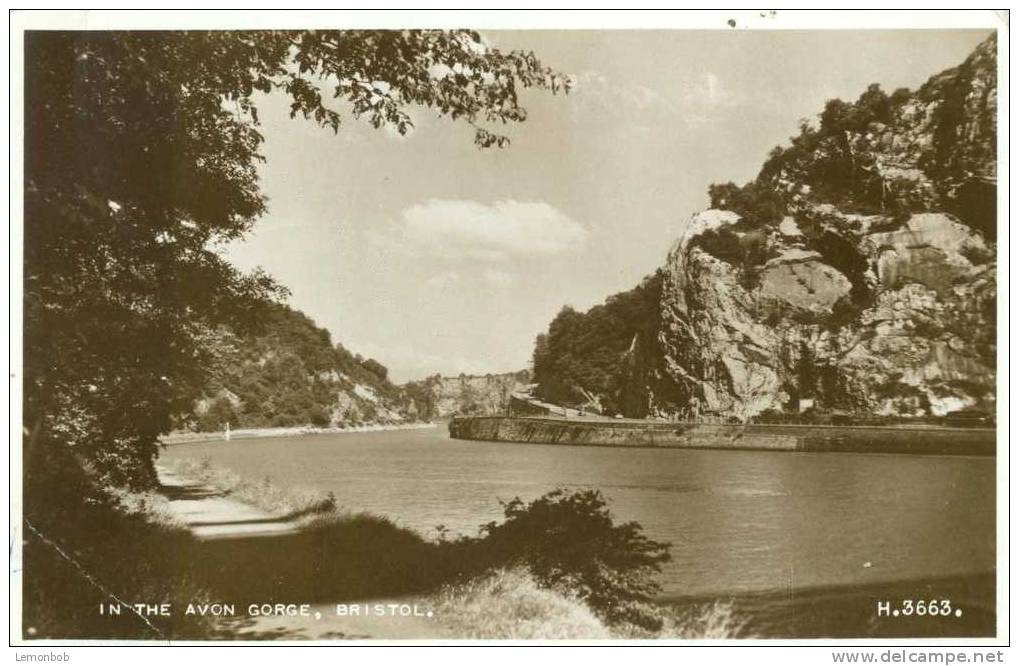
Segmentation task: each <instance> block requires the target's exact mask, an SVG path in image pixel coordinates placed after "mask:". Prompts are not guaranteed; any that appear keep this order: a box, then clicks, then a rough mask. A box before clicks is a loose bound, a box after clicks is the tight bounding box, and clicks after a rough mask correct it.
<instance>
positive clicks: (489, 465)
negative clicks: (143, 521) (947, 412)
mask: <svg viewBox="0 0 1019 666" xmlns="http://www.w3.org/2000/svg"><path fill="white" fill-rule="evenodd" d="M163 457H164V458H165V459H170V460H173V459H175V458H182V457H187V458H199V459H200V458H204V457H208V458H210V459H211V461H212V462H213V463H214V464H216V465H217V466H223V467H228V468H230V469H232V470H234V471H236V472H238V473H239V474H241V475H243V476H246V477H250V478H255V479H261V478H264V477H268V478H270V479H271V480H272V481H273V482H274V483H276V484H277V485H281V486H286V487H292V488H304V489H317V490H328V491H332V492H333V493H335V495H336V497H337V499H338V501H339V503H340V505H341V506H344V507H348V508H351V509H354V510H367V511H370V512H373V513H378V514H385V515H387V516H389V517H391V518H392V519H394V520H395V521H396V522H397V523H398V524H400V525H404V526H407V527H411V528H414V529H416V530H418V531H420V532H422V533H424V534H426V535H428V536H434V535H435V534H436V532H435V528H436V526H438V525H444V526H445V527H446V529H448V530H450V531H452V532H459V533H466V534H476V533H477V528H478V526H479V525H480V524H482V523H485V522H488V521H491V520H498V519H500V518H501V516H502V510H501V506H500V504H499V500H509V499H511V498H513V497H515V496H519V497H521V498H523V499H525V500H528V499H533V498H536V497H538V496H539V495H541V494H543V493H545V492H547V491H549V490H552V489H553V488H556V487H569V488H574V489H581V488H597V489H599V490H601V491H602V492H603V493H604V495H605V496H606V497H607V498H608V500H609V502H610V508H611V510H612V512H613V514H614V516H615V517H616V518H617V519H618V520H636V521H638V522H639V523H641V525H643V526H644V529H645V532H646V533H647V534H648V535H649V536H650V537H652V538H655V539H658V540H665V541H669V542H671V543H672V544H673V545H672V558H673V559H672V561H671V562H670V563H668V564H667V565H665V567H664V570H663V572H662V575H661V578H660V580H661V583H662V586H663V596H664V597H666V598H678V597H705V598H725V597H732V598H740V599H751V600H753V599H759V598H773V599H784V598H785V597H790V598H792V597H793V596H796V595H794V594H793V592H795V591H803V590H831V589H847V590H852V591H854V592H853V593H854V594H855V595H856V596H857V597H859V596H860V595H861V594H862V595H863V597H864V600H863V601H861V602H860V603H862V604H863V605H864V607H865V612H866V613H868V614H872V609H871V605H872V602H873V601H874V600H875V599H877V600H880V599H881V598H882V594H891V593H892V592H891V591H892V590H894V591H895V594H896V595H899V596H909V595H912V594H914V592H912V591H911V590H913V589H915V590H916V592H915V594H917V595H919V594H926V595H930V594H935V595H941V596H946V595H957V596H965V597H967V603H975V604H976V605H977V606H979V607H980V608H981V609H983V610H982V611H981V612H983V613H984V616H985V618H984V624H985V625H986V622H987V619H986V616H987V613H988V612H989V609H993V573H994V570H995V459H994V458H993V457H966V456H915V455H894V454H860V453H793V452H773V451H711V450H682V449H650V448H608V447H574V446H558V445H557V446H549V445H540V444H507V443H495V442H475V441H462V440H453V439H450V438H449V437H448V436H447V434H446V429H445V427H443V426H441V425H440V426H439V427H437V428H435V429H423V430H398V431H387V432H376V433H356V434H353V433H350V434H347V433H345V434H340V435H312V436H305V437H288V438H280V439H249V440H233V441H230V442H222V441H218V442H205V443H193V444H181V445H174V446H170V447H169V448H168V449H166V450H165V451H164V452H163ZM918 581H923V582H922V584H921V583H920V582H918ZM939 581H940V582H939ZM865 590H872V591H874V590H876V592H869V593H865V594H864V593H862V592H861V591H865ZM882 590H885V592H882ZM760 595H764V596H763V597H761V596H760ZM769 595H770V596H769ZM815 596H816V595H815ZM989 596H990V598H988V597H989ZM799 598H800V599H802V598H804V597H803V595H802V594H800V595H799ZM815 601H816V600H815ZM747 603H748V604H750V605H752V603H751V602H747ZM753 603H756V602H753ZM957 603H958V601H957ZM798 608H799V610H797V611H794V612H793V615H794V616H796V617H797V618H799V620H800V621H803V619H804V618H803V617H800V616H802V615H804V609H803V608H801V607H798ZM828 610H829V611H832V609H828ZM816 612H817V609H816V608H815V609H813V610H811V611H810V613H815V614H816ZM832 612H834V611H832ZM990 621H991V622H993V619H991V620H990ZM956 626H957V627H961V626H962V625H961V624H959V625H956ZM942 630H943V629H939V630H938V631H942ZM891 631H892V633H894V628H893V629H892V630H891ZM911 631H915V630H914V629H911ZM949 631H953V629H949ZM973 631H977V632H978V633H980V632H982V631H987V628H986V626H984V627H982V628H977V629H974V628H973V627H969V629H967V630H962V629H960V630H959V631H958V633H959V635H962V634H966V633H972V632H973ZM811 632H815V633H816V632H820V633H821V634H833V633H839V632H837V631H833V630H832V628H831V627H827V628H816V627H815V628H813V629H811V628H809V627H808V628H806V629H803V628H800V629H799V630H797V632H796V633H797V635H812V633H811ZM780 633H783V632H780ZM886 633H887V632H886ZM850 634H854V635H859V634H858V633H857V632H856V630H855V629H854V630H853V631H850Z"/></svg>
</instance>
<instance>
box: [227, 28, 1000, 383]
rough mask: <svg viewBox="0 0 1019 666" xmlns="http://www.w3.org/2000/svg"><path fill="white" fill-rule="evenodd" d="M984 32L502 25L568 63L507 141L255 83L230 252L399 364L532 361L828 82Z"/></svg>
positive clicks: (943, 49)
mask: <svg viewBox="0 0 1019 666" xmlns="http://www.w3.org/2000/svg"><path fill="white" fill-rule="evenodd" d="M988 34H989V33H988V32H987V31H963V30H959V31H944V30H942V31H926V30H912V31H900V30H896V31H889V30H885V31H834V30H833V31H783V32H780V31H560V30H557V31H493V32H486V33H484V34H483V36H484V38H485V40H486V41H487V42H488V43H490V44H492V45H494V46H497V47H498V48H500V49H524V50H533V51H534V52H535V54H536V55H537V56H538V57H539V58H540V59H541V60H542V62H543V63H544V64H546V65H548V66H551V67H553V68H555V69H557V70H559V71H561V72H564V73H567V74H568V75H569V76H570V77H571V78H572V79H573V81H574V85H575V87H574V89H573V90H572V91H571V92H570V93H569V94H568V95H565V96H564V95H562V94H560V95H557V96H553V95H551V94H550V93H547V92H539V91H526V92H525V93H524V94H523V95H522V96H521V100H522V105H523V106H524V107H526V109H527V111H528V116H527V120H526V121H525V122H524V123H521V124H518V125H513V126H509V127H507V128H506V130H505V131H506V133H507V134H508V135H509V136H510V137H511V140H512V143H511V145H510V146H509V147H507V148H503V149H495V148H491V149H486V150H479V149H478V148H476V147H475V146H474V143H473V138H474V135H473V130H472V128H471V127H470V126H468V125H466V124H463V123H459V122H453V121H450V120H449V119H446V118H438V117H435V116H434V115H433V114H431V113H429V112H426V111H424V110H417V109H415V110H411V115H412V117H413V119H414V121H415V124H416V129H415V130H414V131H413V132H411V133H410V134H409V135H407V136H403V137H401V136H399V135H398V134H397V133H395V132H394V131H391V130H387V129H381V130H376V129H374V128H372V127H371V126H370V125H368V124H367V123H366V122H363V121H359V120H355V119H354V118H353V117H349V118H348V119H346V120H345V122H344V124H343V125H342V126H341V128H340V131H339V134H338V135H335V136H334V135H333V133H332V132H331V131H330V130H324V129H322V128H319V127H317V126H316V125H315V124H314V123H312V122H308V121H304V120H302V119H290V118H289V113H288V111H289V103H288V101H287V99H286V98H285V97H283V96H281V95H278V94H272V95H268V96H264V97H263V98H261V99H260V100H259V116H260V118H261V121H262V127H261V131H262V133H263V135H264V136H265V145H264V147H263V154H264V155H265V158H266V162H265V164H263V165H262V167H261V169H260V175H261V186H262V190H263V192H264V193H265V194H266V196H267V197H268V198H269V212H268V213H267V214H266V215H265V216H264V217H263V218H262V219H261V220H259V221H258V222H257V223H256V225H255V227H254V230H253V231H252V232H251V233H250V234H249V235H248V236H247V237H246V238H245V239H243V240H241V241H237V242H235V243H233V244H231V245H229V246H226V247H224V248H223V252H224V253H225V254H226V255H227V256H228V257H229V258H230V259H231V260H232V261H233V262H234V263H235V264H236V265H237V266H239V267H240V268H242V269H252V268H255V267H262V268H264V269H265V270H266V271H268V272H269V273H270V274H271V275H273V276H274V277H275V278H276V279H277V280H278V281H279V282H281V283H282V284H283V285H285V286H286V287H288V288H289V289H290V291H291V296H290V299H289V304H290V305H291V306H292V307H295V308H297V309H299V310H301V311H303V312H304V313H305V314H307V315H308V316H310V317H312V318H313V319H314V320H315V321H316V322H317V323H318V324H319V325H320V326H323V327H325V328H327V329H329V331H330V332H331V334H332V338H333V341H334V342H337V341H338V342H342V343H343V345H344V346H345V347H347V349H349V350H351V351H352V352H357V353H360V354H362V355H364V356H366V357H368V356H370V357H373V358H376V359H377V360H379V361H380V362H381V363H383V364H384V365H386V366H387V367H388V368H389V369H390V377H391V379H393V380H394V381H397V382H404V381H408V380H411V379H420V378H423V377H425V376H428V375H432V374H435V373H441V374H443V375H456V374H459V373H461V372H466V373H468V374H472V373H473V374H483V373H488V372H509V371H515V370H519V369H522V368H526V367H528V365H529V363H530V359H531V352H532V350H533V345H534V339H535V336H536V335H537V334H538V333H541V332H542V331H544V330H545V329H546V328H547V326H548V323H549V322H550V321H551V319H552V318H553V317H554V316H555V315H556V313H557V312H559V310H560V309H561V308H562V307H563V306H564V305H567V304H568V305H571V306H573V307H574V308H577V309H580V310H586V309H587V308H589V307H591V306H593V305H595V304H597V303H600V302H602V301H603V300H604V299H605V298H606V297H607V296H609V295H611V294H613V293H617V292H620V291H624V290H627V289H630V288H632V287H633V286H634V285H635V284H637V283H638V282H639V281H640V279H641V278H642V277H643V276H645V275H648V274H649V273H651V272H653V271H654V270H655V269H656V268H658V267H660V266H661V265H662V264H663V262H664V260H665V255H666V253H667V252H668V250H669V247H670V245H671V244H672V243H673V242H674V241H675V240H676V238H677V237H678V236H679V234H680V233H681V232H682V230H683V228H684V225H685V223H686V221H687V220H688V219H689V218H690V216H691V215H692V214H693V213H695V212H696V211H698V210H701V209H703V208H705V207H706V206H707V205H708V200H707V188H708V185H709V184H711V183H713V182H725V181H734V182H736V183H743V182H746V181H747V180H750V179H751V178H753V177H754V176H755V175H756V173H757V171H758V169H759V168H760V165H761V163H762V162H763V160H764V158H765V157H766V155H767V153H768V151H769V150H770V149H771V148H772V147H774V146H776V145H783V144H786V143H787V142H788V138H789V137H790V136H791V135H793V134H795V133H796V131H797V128H798V125H799V122H800V120H801V119H811V120H816V118H817V114H818V113H819V112H820V110H821V109H822V107H823V105H824V102H825V101H826V100H828V99H830V98H833V97H840V98H842V99H846V100H855V99H856V98H857V97H858V96H859V94H860V93H861V92H862V91H863V90H864V89H865V88H866V87H867V85H868V84H870V83H875V82H876V83H880V84H881V85H882V87H883V88H884V89H885V90H886V91H888V92H891V91H893V90H894V89H896V88H899V87H908V88H916V87H918V86H919V85H921V84H922V83H923V82H924V81H926V80H927V79H928V78H929V77H930V76H931V75H933V74H935V73H937V72H940V71H942V70H944V69H947V68H949V67H953V66H955V65H957V64H959V63H960V62H962V61H963V60H964V59H965V57H966V56H967V55H968V54H969V52H970V51H971V50H972V49H973V48H974V47H975V46H976V45H977V44H979V43H980V42H981V41H983V39H984V38H986V37H987V35H988Z"/></svg>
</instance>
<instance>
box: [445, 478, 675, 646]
mask: <svg viewBox="0 0 1019 666" xmlns="http://www.w3.org/2000/svg"><path fill="white" fill-rule="evenodd" d="M503 513H504V514H505V518H506V519H505V520H504V521H503V522H501V523H496V522H494V521H493V522H490V523H488V524H486V525H483V526H482V527H481V537H480V538H478V539H469V538H467V539H463V540H461V541H460V542H458V543H457V544H456V546H455V547H460V548H465V547H466V548H469V549H472V550H473V551H474V552H475V557H473V558H470V559H472V560H474V561H476V562H480V563H482V564H483V565H487V566H493V567H499V566H514V565H524V566H526V567H527V568H528V569H529V570H530V572H531V574H532V575H534V577H535V579H536V580H538V581H539V583H541V584H542V585H544V586H546V587H549V588H553V589H566V590H570V591H572V592H573V593H575V594H577V595H578V596H579V597H580V598H581V599H583V600H584V601H585V602H586V603H587V604H588V605H590V607H591V608H592V610H594V611H595V612H596V613H597V614H598V615H600V616H601V617H603V618H604V619H605V620H606V621H607V622H609V623H610V624H619V623H628V624H633V625H636V626H638V627H641V628H642V629H646V630H651V631H657V630H659V629H661V626H662V620H661V617H660V615H659V613H658V612H656V609H655V608H654V606H652V605H651V604H650V601H651V599H652V598H653V597H654V595H655V594H657V593H658V592H659V591H660V590H661V588H660V586H659V584H658V582H657V581H656V580H655V574H657V573H660V572H661V565H662V564H664V563H665V562H668V561H669V560H670V559H671V556H670V554H669V549H670V546H671V544H669V543H667V542H661V541H655V540H654V539H651V538H649V537H647V536H646V535H645V534H644V532H643V528H642V527H641V525H640V523H637V522H626V523H621V524H616V523H615V520H614V519H613V517H612V514H611V512H610V511H609V509H608V505H607V503H606V501H605V498H604V497H603V496H602V494H601V492H600V491H597V490H579V491H573V492H570V491H568V490H565V489H563V488H558V489H556V490H553V491H551V492H549V493H546V494H544V495H542V496H541V497H539V498H538V499H536V500H533V501H531V502H529V503H525V502H524V501H523V500H521V499H520V498H519V497H515V498H513V499H512V500H510V501H509V502H506V503H504V504H503Z"/></svg>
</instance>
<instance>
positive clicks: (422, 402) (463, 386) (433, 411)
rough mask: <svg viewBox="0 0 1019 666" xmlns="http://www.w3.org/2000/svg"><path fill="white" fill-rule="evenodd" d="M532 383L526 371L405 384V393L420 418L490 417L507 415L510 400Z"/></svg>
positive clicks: (432, 379) (444, 378) (437, 377)
mask: <svg viewBox="0 0 1019 666" xmlns="http://www.w3.org/2000/svg"><path fill="white" fill-rule="evenodd" d="M529 381H530V373H529V372H527V371H526V370H522V371H519V372H507V373H502V374H488V375H466V374H461V375H458V376H456V377H443V376H440V375H434V376H432V377H428V378H427V379H424V380H421V381H418V382H410V383H408V384H405V385H404V386H403V387H401V388H402V389H403V391H404V392H405V394H406V395H407V396H408V398H409V399H411V400H413V402H414V404H415V405H416V406H417V410H418V413H419V415H420V416H421V418H429V419H431V418H445V417H447V416H452V415H454V414H476V415H490V414H498V413H501V412H505V411H506V409H507V408H508V406H509V402H510V396H511V395H512V394H513V393H514V392H515V391H520V390H522V389H525V388H526V387H527V385H528V382H529Z"/></svg>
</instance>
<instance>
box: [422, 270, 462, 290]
mask: <svg viewBox="0 0 1019 666" xmlns="http://www.w3.org/2000/svg"><path fill="white" fill-rule="evenodd" d="M459 281H460V274H459V273H457V272H456V271H446V272H445V273H439V274H438V275H433V276H432V277H430V278H428V279H427V280H425V284H426V285H428V286H429V287H433V288H436V289H442V288H443V287H448V286H450V285H453V284H456V283H457V282H459Z"/></svg>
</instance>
